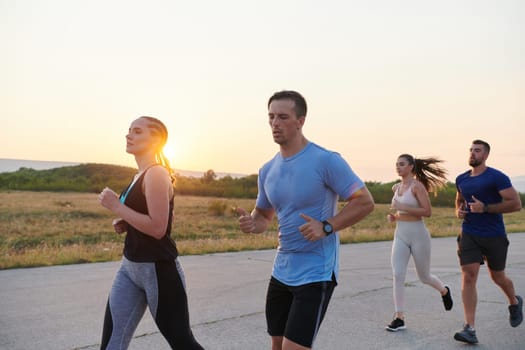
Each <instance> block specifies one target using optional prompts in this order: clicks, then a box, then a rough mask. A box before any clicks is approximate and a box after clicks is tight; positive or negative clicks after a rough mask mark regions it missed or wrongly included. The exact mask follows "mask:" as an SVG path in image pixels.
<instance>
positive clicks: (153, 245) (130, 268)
mask: <svg viewBox="0 0 525 350" xmlns="http://www.w3.org/2000/svg"><path fill="white" fill-rule="evenodd" d="M167 137H168V132H167V130H166V127H165V126H164V124H163V123H162V122H161V121H159V120H158V119H155V118H151V117H140V118H138V119H137V120H135V121H134V122H133V123H132V124H131V127H130V129H129V133H128V134H127V136H126V152H127V153H130V154H133V155H134V156H135V160H136V162H137V165H138V168H139V172H138V174H137V175H136V176H135V178H134V179H133V181H132V182H131V183H130V185H129V186H128V187H127V188H126V189H125V190H124V192H123V193H122V194H121V195H120V197H119V196H118V195H117V194H116V193H115V192H113V191H112V190H111V189H109V188H105V189H104V190H103V191H102V192H101V193H100V195H99V200H100V203H101V204H102V205H103V206H104V207H106V208H107V209H109V210H111V211H112V212H113V213H114V214H115V215H116V216H117V217H118V219H115V220H113V226H114V229H115V232H117V233H124V232H127V234H126V240H125V243H124V256H123V258H122V264H121V266H120V269H119V271H118V272H117V275H116V277H115V280H114V282H113V286H112V288H111V292H110V295H109V298H108V302H107V306H106V315H105V318H104V329H103V333H102V344H101V347H100V348H101V349H103V350H110V349H111V350H113V349H127V348H128V346H129V344H130V342H131V339H132V337H133V333H134V332H135V329H136V328H137V325H138V323H139V322H140V320H141V318H142V316H143V315H144V312H145V311H146V307H148V308H149V310H150V312H151V314H152V316H153V319H154V320H155V323H156V324H157V327H158V328H159V330H160V332H161V333H162V335H163V336H164V338H165V339H166V341H167V342H168V344H169V345H170V347H171V348H172V349H189V350H193V349H203V347H202V346H201V345H200V344H199V343H198V342H197V341H196V340H195V338H194V336H193V334H192V331H191V328H190V321H189V311H188V299H187V295H186V288H185V281H184V273H183V271H182V267H181V265H180V264H179V262H178V260H177V255H178V253H177V248H176V245H175V242H174V241H173V240H172V238H171V237H170V234H171V224H172V219H173V175H172V170H171V168H170V166H169V162H168V160H167V159H166V158H165V157H164V154H163V152H162V148H163V147H164V145H165V144H166V141H167Z"/></svg>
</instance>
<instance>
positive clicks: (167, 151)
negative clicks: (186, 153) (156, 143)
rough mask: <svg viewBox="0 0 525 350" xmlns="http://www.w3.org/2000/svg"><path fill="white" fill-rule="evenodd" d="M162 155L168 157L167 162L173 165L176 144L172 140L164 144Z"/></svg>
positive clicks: (175, 155)
mask: <svg viewBox="0 0 525 350" xmlns="http://www.w3.org/2000/svg"><path fill="white" fill-rule="evenodd" d="M163 151H164V155H165V156H166V158H168V160H169V162H170V163H171V164H172V165H173V163H175V160H176V158H177V145H176V144H175V142H174V141H171V140H170V141H168V143H166V145H165V146H164V149H163Z"/></svg>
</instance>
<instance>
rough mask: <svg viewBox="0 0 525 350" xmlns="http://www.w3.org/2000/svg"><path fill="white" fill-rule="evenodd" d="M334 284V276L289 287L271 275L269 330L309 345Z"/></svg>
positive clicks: (267, 308)
mask: <svg viewBox="0 0 525 350" xmlns="http://www.w3.org/2000/svg"><path fill="white" fill-rule="evenodd" d="M336 285H337V283H336V282H335V279H334V280H332V281H326V282H314V283H308V284H305V285H301V286H288V285H286V284H284V283H281V282H279V281H278V280H277V279H275V278H273V277H272V278H271V280H270V283H269V285H268V293H267V295H266V323H267V327H268V333H269V334H270V335H271V336H284V337H286V338H287V339H289V340H291V341H293V342H295V343H297V344H300V345H302V346H305V347H309V348H310V347H312V344H313V342H314V340H315V336H316V335H317V331H318V330H319V326H320V325H321V322H322V321H323V318H324V315H325V313H326V309H327V307H328V303H329V302H330V298H331V297H332V293H333V291H334V288H335V286H336Z"/></svg>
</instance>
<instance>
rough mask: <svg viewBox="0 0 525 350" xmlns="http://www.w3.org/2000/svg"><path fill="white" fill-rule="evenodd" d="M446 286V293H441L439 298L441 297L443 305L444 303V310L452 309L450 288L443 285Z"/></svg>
mask: <svg viewBox="0 0 525 350" xmlns="http://www.w3.org/2000/svg"><path fill="white" fill-rule="evenodd" d="M445 288H447V294H445V295H442V296H441V299H443V305H445V310H447V311H449V310H451V309H452V305H453V303H452V295H451V294H450V288H449V287H448V286H445Z"/></svg>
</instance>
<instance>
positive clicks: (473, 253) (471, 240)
mask: <svg viewBox="0 0 525 350" xmlns="http://www.w3.org/2000/svg"><path fill="white" fill-rule="evenodd" d="M457 241H458V256H459V262H460V264H461V266H463V265H467V264H472V263H480V264H483V260H486V261H487V265H488V266H489V268H490V269H491V270H493V271H503V270H505V264H506V262H507V251H508V247H509V240H508V239H507V236H498V237H488V238H487V237H478V236H475V235H471V234H468V233H461V234H460V235H459V236H458V239H457Z"/></svg>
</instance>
